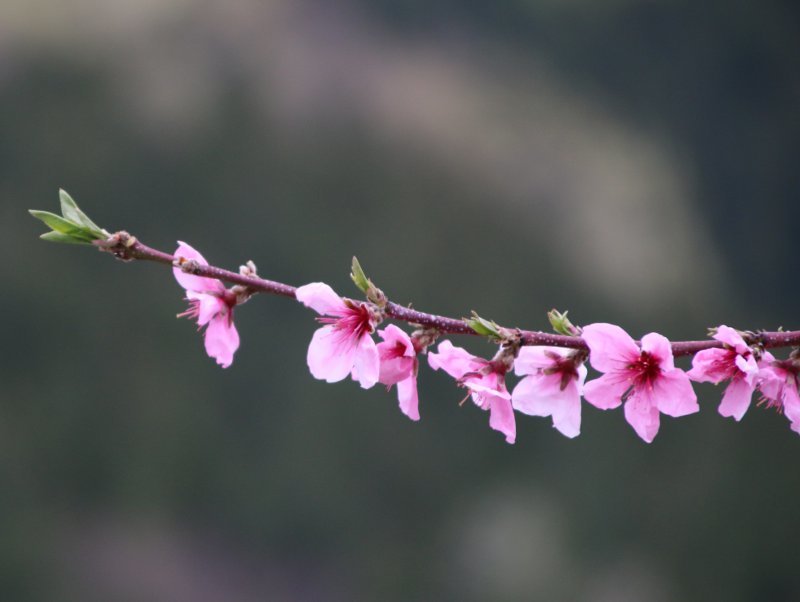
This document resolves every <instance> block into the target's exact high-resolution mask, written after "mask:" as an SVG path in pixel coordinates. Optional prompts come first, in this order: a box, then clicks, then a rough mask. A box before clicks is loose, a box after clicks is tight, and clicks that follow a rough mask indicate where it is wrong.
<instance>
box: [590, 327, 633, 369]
mask: <svg viewBox="0 0 800 602" xmlns="http://www.w3.org/2000/svg"><path fill="white" fill-rule="evenodd" d="M581 335H582V336H583V340H584V341H586V344H587V345H588V346H589V352H590V356H589V360H590V361H591V363H592V366H594V368H595V369H596V370H598V371H599V372H611V371H613V370H620V369H622V368H623V367H624V366H625V365H627V364H630V363H631V362H634V361H636V360H637V359H639V356H640V355H641V353H640V351H639V347H637V346H636V343H635V342H634V340H633V339H632V338H631V336H630V335H629V334H628V333H627V332H625V331H624V330H622V328H620V327H619V326H616V325H615V324H606V323H604V322H598V323H596V324H589V325H588V326H584V327H583V331H582V332H581Z"/></svg>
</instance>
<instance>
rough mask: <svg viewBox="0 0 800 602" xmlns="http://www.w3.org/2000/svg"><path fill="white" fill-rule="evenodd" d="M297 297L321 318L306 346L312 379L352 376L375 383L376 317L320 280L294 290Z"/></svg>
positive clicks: (363, 383)
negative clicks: (320, 325) (320, 324)
mask: <svg viewBox="0 0 800 602" xmlns="http://www.w3.org/2000/svg"><path fill="white" fill-rule="evenodd" d="M295 295H296V297H297V300H298V301H300V302H301V303H303V304H304V305H305V306H306V307H310V308H311V309H313V310H314V311H316V312H317V313H318V314H321V315H322V316H324V317H321V318H317V320H319V322H321V323H322V324H324V325H325V326H323V327H322V328H319V329H317V331H316V332H315V333H314V336H313V337H312V338H311V343H310V344H309V346H308V355H307V360H308V368H309V369H310V370H311V374H312V375H313V376H314V378H318V379H320V380H325V381H327V382H329V383H334V382H339V381H340V380H343V379H345V378H346V377H347V375H348V374H349V375H351V376H352V377H353V380H357V381H358V382H359V383H361V386H362V387H363V388H364V389H369V388H370V387H371V386H373V385H374V384H375V383H376V382H378V376H379V371H380V360H379V357H378V349H377V347H376V345H375V341H373V340H372V333H373V332H374V331H375V323H376V318H375V315H374V313H373V311H372V309H371V308H370V306H369V305H368V304H367V303H361V302H355V301H350V300H345V299H342V298H341V297H340V296H339V295H337V294H336V293H335V292H334V291H333V289H332V288H331V287H330V286H328V285H327V284H324V283H322V282H312V283H311V284H306V285H305V286H301V287H300V288H298V289H297V291H296V293H295Z"/></svg>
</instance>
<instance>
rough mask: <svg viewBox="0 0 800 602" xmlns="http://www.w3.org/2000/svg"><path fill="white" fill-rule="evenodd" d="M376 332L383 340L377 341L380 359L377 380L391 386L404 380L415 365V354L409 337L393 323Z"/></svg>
mask: <svg viewBox="0 0 800 602" xmlns="http://www.w3.org/2000/svg"><path fill="white" fill-rule="evenodd" d="M391 329H393V330H391ZM378 334H379V335H380V336H381V337H382V338H383V342H382V343H378V355H379V356H380V360H381V367H380V375H379V377H378V382H380V383H383V384H384V385H389V386H391V385H394V384H396V383H399V382H400V381H401V380H406V379H407V378H409V377H410V376H411V375H412V373H413V371H414V370H415V369H416V366H417V356H416V352H415V351H414V344H413V343H412V342H411V338H410V337H409V336H408V335H407V334H406V333H405V332H403V331H402V330H400V329H399V328H397V327H396V326H395V325H394V324H390V325H389V326H387V327H386V328H385V329H383V330H379V331H378Z"/></svg>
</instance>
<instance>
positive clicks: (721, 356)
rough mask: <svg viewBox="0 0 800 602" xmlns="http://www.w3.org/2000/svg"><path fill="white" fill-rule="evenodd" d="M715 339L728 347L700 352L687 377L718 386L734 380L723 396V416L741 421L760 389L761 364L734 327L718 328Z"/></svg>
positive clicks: (720, 406)
mask: <svg viewBox="0 0 800 602" xmlns="http://www.w3.org/2000/svg"><path fill="white" fill-rule="evenodd" d="M714 338H715V339H716V340H718V341H720V342H721V343H724V344H725V347H724V348H723V349H705V350H703V351H699V352H698V353H697V354H696V355H695V356H694V359H693V360H692V369H691V370H689V372H687V376H688V377H689V378H690V379H692V380H693V381H696V382H711V383H714V384H718V383H720V382H722V381H723V380H730V383H728V386H727V387H726V388H725V393H723V395H722V403H720V405H719V413H720V414H721V415H723V416H726V417H733V418H734V419H735V420H741V419H742V416H744V414H745V412H746V411H747V408H749V407H750V400H751V399H752V397H753V391H755V389H756V386H758V378H757V377H758V370H759V366H758V362H757V361H756V358H755V356H754V355H753V352H752V350H751V349H750V347H749V346H748V345H747V343H746V342H745V340H744V339H743V338H742V335H740V334H739V333H738V332H736V331H735V330H734V329H733V328H731V327H730V326H725V325H722V326H720V327H718V328H717V332H716V334H715V335H714Z"/></svg>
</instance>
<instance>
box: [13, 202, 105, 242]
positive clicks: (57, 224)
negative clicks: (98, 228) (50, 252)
mask: <svg viewBox="0 0 800 602" xmlns="http://www.w3.org/2000/svg"><path fill="white" fill-rule="evenodd" d="M29 213H30V214H31V215H32V216H33V217H35V218H36V219H39V220H42V221H43V222H44V223H45V224H47V225H48V226H50V228H52V229H53V230H54V231H56V232H61V233H62V234H67V235H69V236H71V237H73V238H79V239H81V240H85V241H86V242H92V241H93V240H95V239H97V238H102V237H101V236H97V235H95V233H93V232H90V231H88V230H87V229H86V228H84V227H82V226H79V225H78V224H76V223H74V222H71V221H69V220H66V219H64V218H63V217H61V216H59V215H56V214H55V213H50V212H49V211H37V210H36V209H31V210H30V211H29Z"/></svg>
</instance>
